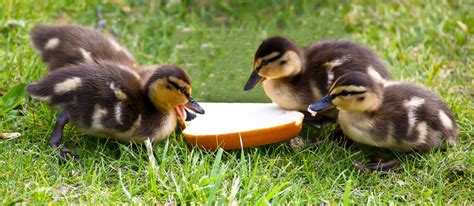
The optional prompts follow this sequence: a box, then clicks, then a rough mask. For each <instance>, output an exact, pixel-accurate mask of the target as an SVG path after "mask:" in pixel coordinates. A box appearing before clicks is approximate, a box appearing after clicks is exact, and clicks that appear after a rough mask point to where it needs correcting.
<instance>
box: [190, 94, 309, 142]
mask: <svg viewBox="0 0 474 206" xmlns="http://www.w3.org/2000/svg"><path fill="white" fill-rule="evenodd" d="M200 105H201V106H202V107H203V108H204V110H205V111H206V113H205V114H204V115H198V116H197V117H196V118H195V119H194V120H192V121H190V122H188V123H187V127H186V129H184V130H183V135H184V137H185V138H186V140H187V141H188V143H190V144H191V145H194V146H200V147H203V148H205V149H216V148H223V149H237V148H245V147H255V146H259V145H265V144H271V143H275V142H281V141H285V140H289V139H291V138H293V137H295V136H297V135H298V134H299V132H300V131H301V126H302V122H303V114H302V113H301V112H297V111H288V110H283V109H280V108H279V107H278V106H276V105H275V104H270V103H200Z"/></svg>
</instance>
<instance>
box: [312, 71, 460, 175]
mask: <svg viewBox="0 0 474 206" xmlns="http://www.w3.org/2000/svg"><path fill="white" fill-rule="evenodd" d="M334 106H335V107H336V108H337V109H338V110H339V114H338V118H337V119H338V122H339V124H340V126H341V129H342V131H343V132H344V134H345V135H347V136H348V137H349V138H350V139H352V140H353V141H355V142H358V143H362V144H367V145H371V146H375V147H380V148H386V149H390V150H395V151H401V152H409V151H415V152H425V151H427V150H429V149H432V148H435V147H437V146H440V145H442V146H446V144H444V143H447V145H455V144H456V143H457V126H456V120H455V118H454V115H453V114H452V112H451V110H450V109H449V108H448V106H447V105H446V104H445V103H444V102H442V101H441V100H440V99H439V98H438V97H437V95H436V94H434V93H433V92H431V91H428V90H427V89H425V88H422V87H418V86H414V85H410V84H406V83H398V82H392V81H388V82H385V84H384V85H381V84H377V82H376V81H374V80H373V78H371V76H370V75H368V74H366V73H362V72H351V73H347V74H344V75H342V76H341V77H339V78H338V79H337V80H336V81H335V82H334V83H333V84H332V86H331V88H330V89H329V92H328V95H327V96H325V97H323V98H322V99H321V100H319V101H318V102H316V103H314V104H311V105H310V106H309V107H308V111H309V112H311V113H313V112H320V111H324V110H325V109H328V108H331V107H334ZM392 163H393V161H392ZM356 164H358V163H356ZM383 166H384V165H383V164H378V165H373V167H371V168H370V169H373V170H380V169H383V168H380V167H383ZM387 169H390V168H389V167H388V168H387Z"/></svg>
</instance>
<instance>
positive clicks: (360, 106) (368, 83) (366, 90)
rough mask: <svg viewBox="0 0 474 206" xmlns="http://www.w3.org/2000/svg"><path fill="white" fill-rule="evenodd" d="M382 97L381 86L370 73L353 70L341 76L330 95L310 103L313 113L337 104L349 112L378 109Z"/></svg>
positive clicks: (340, 108) (331, 89)
mask: <svg viewBox="0 0 474 206" xmlns="http://www.w3.org/2000/svg"><path fill="white" fill-rule="evenodd" d="M381 98H382V92H381V88H380V86H379V85H378V84H376V83H375V82H374V81H373V80H372V78H370V76H369V75H367V74H365V73H362V72H351V73H348V74H345V75H343V76H341V77H339V78H338V79H337V80H336V81H335V82H334V83H333V85H332V87H331V88H330V89H329V92H328V95H327V96H325V97H323V98H322V99H320V100H319V101H318V102H316V103H314V104H311V105H309V107H308V111H309V112H310V113H312V114H315V113H316V112H319V111H323V110H326V109H329V108H332V107H334V106H336V107H337V108H338V109H339V110H344V111H348V112H371V111H374V110H376V109H377V108H378V107H379V105H380V103H381Z"/></svg>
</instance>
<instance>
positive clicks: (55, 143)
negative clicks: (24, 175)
mask: <svg viewBox="0 0 474 206" xmlns="http://www.w3.org/2000/svg"><path fill="white" fill-rule="evenodd" d="M68 122H69V116H68V115H67V113H66V112H61V113H60V114H59V116H58V119H57V120H56V124H55V125H54V130H53V133H52V134H51V138H50V139H49V144H50V145H51V147H53V148H54V149H57V148H58V149H59V155H60V156H61V157H63V158H66V159H74V160H77V159H78V158H79V157H78V156H77V155H76V154H74V152H72V151H71V150H70V149H68V148H65V147H62V148H60V146H61V139H62V137H63V130H64V126H65V125H66V124H67V123H68Z"/></svg>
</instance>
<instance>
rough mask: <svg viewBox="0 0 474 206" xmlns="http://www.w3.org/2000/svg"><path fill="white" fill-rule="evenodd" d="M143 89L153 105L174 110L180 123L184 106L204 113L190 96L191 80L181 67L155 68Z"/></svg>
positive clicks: (182, 122)
mask: <svg viewBox="0 0 474 206" xmlns="http://www.w3.org/2000/svg"><path fill="white" fill-rule="evenodd" d="M145 90H146V93H147V95H148V97H149V98H150V100H151V102H152V103H153V105H154V106H155V107H157V108H161V109H164V110H168V111H170V110H171V111H173V110H174V112H176V115H177V116H178V120H179V122H180V124H181V125H184V121H185V119H186V117H185V111H184V109H185V108H188V109H190V110H192V111H194V112H196V113H198V114H204V109H203V108H202V107H201V106H200V105H199V104H198V103H197V102H196V101H194V99H193V98H192V97H191V92H192V88H191V80H190V78H189V75H188V74H187V73H186V71H184V70H183V69H182V68H179V67H176V66H172V65H164V66H160V67H158V68H156V69H155V71H153V74H151V76H150V77H149V78H148V80H147V82H146V84H145Z"/></svg>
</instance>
